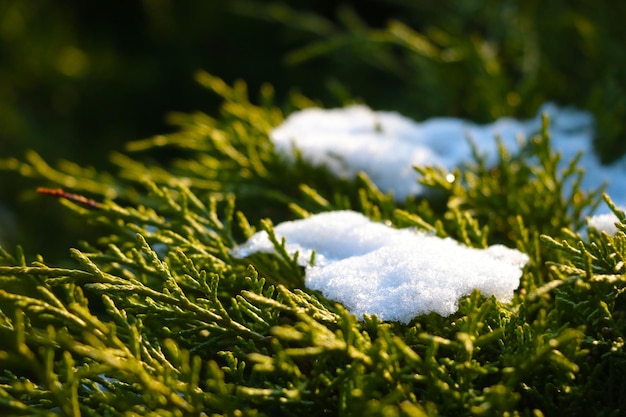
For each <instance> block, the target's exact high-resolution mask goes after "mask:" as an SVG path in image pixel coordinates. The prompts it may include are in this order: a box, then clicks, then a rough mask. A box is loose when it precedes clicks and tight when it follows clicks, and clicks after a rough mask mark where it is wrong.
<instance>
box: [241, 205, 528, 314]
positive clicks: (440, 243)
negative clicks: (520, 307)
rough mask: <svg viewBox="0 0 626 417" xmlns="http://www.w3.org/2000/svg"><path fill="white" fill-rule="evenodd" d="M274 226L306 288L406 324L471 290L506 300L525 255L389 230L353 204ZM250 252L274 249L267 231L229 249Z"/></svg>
mask: <svg viewBox="0 0 626 417" xmlns="http://www.w3.org/2000/svg"><path fill="white" fill-rule="evenodd" d="M274 232H275V233H276V237H277V238H278V239H279V240H280V239H282V238H284V239H285V242H286V244H285V247H286V250H287V251H288V252H289V253H290V254H294V253H295V252H299V253H300V255H299V257H298V259H299V262H300V264H301V265H302V266H304V267H306V269H305V274H306V278H305V285H306V286H307V287H308V288H310V289H313V290H318V291H321V292H322V294H323V295H324V296H325V297H326V298H328V299H330V300H334V301H337V302H340V303H342V304H343V305H344V306H345V307H346V308H348V310H349V311H351V312H352V313H354V314H356V315H357V316H363V315H364V314H376V315H377V316H378V317H379V318H380V319H382V320H390V321H400V322H405V323H408V322H409V321H410V320H411V319H412V318H414V317H415V316H417V315H419V314H424V313H429V312H436V313H439V314H441V315H444V316H447V315H450V314H453V313H454V312H455V311H456V310H457V302H458V300H459V298H460V297H463V296H466V295H469V294H470V293H471V292H472V291H473V290H474V289H479V290H480V291H481V292H482V293H483V294H484V295H486V296H491V295H495V296H496V297H497V298H498V299H499V300H501V301H503V302H508V301H510V300H511V298H512V297H513V292H514V291H515V289H516V288H517V287H518V286H519V279H520V276H521V274H522V268H523V266H524V265H525V264H526V263H527V262H528V257H527V256H526V255H525V254H523V253H521V252H519V251H517V250H514V249H509V248H507V247H505V246H502V245H494V246H491V247H489V248H487V249H475V248H470V247H467V246H463V245H461V244H459V243H458V242H456V241H454V240H452V239H449V238H448V239H442V238H438V237H436V236H432V235H427V234H424V233H420V232H416V231H414V230H411V229H393V228H391V227H388V226H386V225H384V224H381V223H376V222H372V221H371V220H369V219H368V218H367V217H365V216H363V215H362V214H359V213H356V212H352V211H335V212H326V213H321V214H317V215H314V216H312V217H310V218H308V219H304V220H296V221H288V222H284V223H281V224H279V225H277V226H275V227H274ZM313 251H315V258H314V265H310V264H309V261H310V259H311V255H312V253H313ZM255 252H266V253H272V252H274V247H273V245H272V243H271V242H270V240H269V238H268V236H267V233H266V232H265V231H263V232H259V233H256V234H255V235H253V236H252V237H251V238H250V239H249V240H248V241H247V242H246V243H245V244H243V245H241V246H239V247H237V248H235V249H234V250H233V255H234V256H237V257H245V256H248V255H250V254H252V253H255Z"/></svg>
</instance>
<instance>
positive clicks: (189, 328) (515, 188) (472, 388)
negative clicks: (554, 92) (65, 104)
mask: <svg viewBox="0 0 626 417" xmlns="http://www.w3.org/2000/svg"><path fill="white" fill-rule="evenodd" d="M198 79H199V81H200V82H201V84H203V85H204V86H206V87H208V88H210V89H211V90H213V91H214V92H216V93H217V94H218V95H220V96H221V97H222V98H223V100H224V104H223V106H222V110H221V113H220V115H219V116H218V117H216V118H213V117H210V116H208V115H206V114H200V113H197V114H179V115H176V116H175V117H173V119H172V121H173V122H174V123H176V124H177V125H178V126H179V130H178V132H177V133H173V134H169V135H165V136H158V137H155V138H152V139H148V140H142V141H137V142H132V143H130V144H128V147H127V152H126V153H125V154H121V153H120V154H116V155H114V156H113V162H114V163H115V164H116V165H117V167H118V168H119V169H118V171H117V172H116V173H115V174H114V175H111V174H107V173H101V172H95V171H93V170H90V169H84V168H81V167H79V166H76V165H73V164H70V163H62V164H60V166H59V167H58V168H53V167H51V166H49V165H47V164H46V163H45V162H44V160H43V159H42V158H41V157H39V156H38V155H36V154H34V153H29V154H28V155H27V156H26V158H25V160H23V161H18V160H14V159H10V160H3V161H2V162H1V166H2V168H4V169H13V170H16V171H19V172H20V173H21V174H22V175H24V176H27V177H32V178H35V179H37V181H36V184H37V185H42V186H46V187H51V188H56V187H63V188H64V189H65V190H66V191H67V192H71V193H76V194H79V195H85V196H89V198H93V199H94V201H97V204H87V205H85V204H81V201H80V200H77V199H72V198H61V199H60V200H59V202H60V203H61V204H63V205H64V206H65V207H66V208H67V209H68V210H71V211H72V212H74V213H75V214H76V216H78V217H79V218H81V219H83V221H84V222H85V224H95V225H98V227H100V228H103V229H104V230H107V232H106V233H103V234H102V236H101V237H100V238H99V239H98V240H97V241H93V242H83V243H81V245H80V248H79V249H71V250H70V257H69V258H68V259H67V260H66V262H65V263H64V264H63V265H57V266H55V265H51V264H50V263H47V262H45V261H44V260H43V259H42V258H41V257H37V258H36V259H32V260H31V259H25V255H24V254H23V251H22V250H21V249H20V248H17V249H15V250H9V249H2V251H1V252H0V307H1V313H0V334H1V337H0V364H1V366H0V369H1V371H0V413H1V414H2V415H15V416H18V415H33V416H52V415H66V416H78V415H84V416H102V415H104V416H186V415H190V416H193V415H195V416H222V415H223V416H257V415H258V416H280V415H302V414H303V413H306V414H307V415H311V416H337V415H342V416H379V415H380V416H400V415H405V416H414V417H418V416H437V415H441V416H462V415H497V416H500V415H509V416H516V415H519V416H541V415H546V416H550V415H568V416H586V415H590V413H593V414H594V415H606V416H612V415H615V416H617V415H619V410H620V409H624V408H626V404H625V403H624V401H625V400H624V398H626V388H624V387H625V386H626V384H624V382H625V381H624V375H626V372H624V371H625V370H626V357H625V355H624V351H623V343H624V339H623V337H624V332H625V331H626V300H625V299H624V296H623V292H624V288H625V287H626V280H624V271H625V268H626V266H625V265H626V264H625V262H626V261H625V258H626V222H624V219H625V218H626V216H625V215H624V213H622V212H620V211H619V210H617V209H616V208H615V207H613V209H614V212H615V213H616V214H617V216H618V218H619V219H620V222H621V223H619V224H618V232H617V233H616V234H615V235H614V236H609V235H607V234H606V233H599V232H597V231H594V230H587V229H586V228H585V226H584V224H583V222H582V220H581V219H582V216H583V214H584V213H587V212H588V210H590V209H591V208H593V207H594V205H596V204H598V202H599V201H600V196H599V194H598V193H592V194H585V193H583V192H582V191H581V190H580V189H579V187H578V181H579V180H580V178H581V176H582V175H583V173H582V171H581V170H580V169H579V168H578V167H577V165H576V161H572V163H571V164H570V165H569V166H568V167H566V168H565V169H559V168H558V161H559V156H558V155H557V154H555V153H554V152H553V151H552V150H551V149H550V146H549V141H550V138H549V135H548V134H547V129H546V127H547V123H548V121H547V120H546V121H545V122H544V130H543V131H542V132H539V134H538V135H537V136H535V137H533V138H528V142H527V146H526V148H525V151H524V152H522V153H521V154H520V155H517V156H512V155H509V154H508V153H507V152H506V149H503V148H501V149H500V156H499V163H498V164H497V165H496V166H494V167H488V166H486V165H485V163H484V161H482V160H481V158H480V156H479V155H476V163H475V164H472V165H469V166H466V167H463V168H462V169H459V170H457V171H455V172H454V178H453V179H451V178H450V177H449V176H448V175H447V173H445V172H441V171H440V170H438V169H436V168H431V167H417V168H416V169H418V170H419V172H421V173H422V176H423V179H422V181H423V182H424V184H427V185H430V186H432V187H433V188H434V189H435V190H437V191H436V192H434V193H433V195H432V196H431V197H430V198H428V199H425V198H410V199H408V200H407V201H405V202H403V203H402V204H397V203H395V202H394V200H393V198H392V197H391V196H390V195H385V194H383V193H381V192H380V191H379V190H378V189H376V187H375V186H374V185H373V183H372V182H371V181H370V180H369V178H367V177H366V176H364V175H362V176H361V177H359V178H358V179H356V180H355V181H352V182H350V181H341V180H338V179H336V178H333V177H332V175H330V173H329V172H327V171H326V170H325V169H323V168H314V167H311V166H309V165H307V164H306V163H304V162H303V161H302V160H301V159H299V160H298V161H296V163H295V164H288V163H286V161H284V160H283V159H282V158H281V157H280V156H278V155H277V154H276V153H274V151H273V148H272V145H271V142H270V140H269V137H268V132H269V131H270V129H271V128H272V127H274V126H276V125H278V124H279V123H280V122H281V121H282V120H283V112H282V111H281V110H280V109H279V108H278V107H276V106H275V105H274V104H273V98H272V89H271V87H269V86H265V87H263V89H262V90H261V93H260V96H259V98H258V100H256V104H255V103H252V102H251V101H250V100H249V98H248V93H247V91H246V86H245V84H243V83H241V82H238V83H236V84H235V85H234V86H229V85H227V84H225V83H224V82H223V81H221V80H220V79H218V78H215V77H212V76H210V75H209V74H206V73H200V74H199V75H198ZM312 104H313V103H311V102H310V101H309V100H307V99H306V98H305V97H302V96H299V95H293V96H292V98H291V101H290V104H289V105H288V109H290V110H294V109H298V108H304V107H307V106H310V105H312ZM494 140H496V139H495V138H494ZM156 148H164V149H171V150H176V154H177V155H179V158H178V159H177V160H176V161H174V162H173V163H172V164H171V165H169V166H161V165H159V164H157V163H156V162H150V159H149V154H150V151H152V150H154V149H156ZM572 184H573V185H572ZM568 190H571V191H568ZM607 200H608V198H607ZM609 201H610V200H609ZM538 202H540V204H539V203H538ZM41 204H44V205H49V204H55V202H54V201H53V200H44V199H43V198H42V200H41ZM347 208H350V209H353V210H358V211H360V212H362V213H364V214H366V215H367V216H369V217H370V218H372V219H374V220H377V221H388V222H390V223H391V224H393V225H394V226H396V227H416V228H418V229H422V230H426V231H430V232H432V233H436V234H437V235H439V236H451V237H454V238H455V239H457V240H459V241H461V242H463V243H464V244H467V245H469V246H474V247H485V246H487V245H489V244H492V243H496V242H498V243H505V244H507V245H509V246H511V247H516V248H518V249H519V250H521V251H523V252H525V253H527V254H528V255H529V257H530V262H529V264H528V266H527V267H526V269H525V271H524V275H523V278H522V280H521V285H520V288H519V290H518V291H517V292H516V295H515V297H514V300H513V302H512V303H509V304H502V303H500V302H498V301H497V300H496V299H495V298H485V297H484V296H482V295H481V294H480V293H479V292H474V293H472V294H471V295H470V296H468V297H466V298H464V299H462V300H460V303H459V310H458V312H457V313H455V314H454V315H452V316H450V317H441V316H439V315H437V314H434V313H433V314H428V315H422V316H418V317H416V318H415V319H414V320H413V321H412V322H411V323H410V324H408V325H405V324H400V323H394V322H381V321H380V320H379V319H378V318H377V317H376V316H371V317H367V316H366V317H365V318H364V319H363V320H359V319H358V318H357V317H355V316H353V315H351V314H350V313H349V312H348V311H346V309H345V308H343V307H342V306H341V305H339V304H336V303H333V302H331V301H329V300H327V299H325V298H324V297H323V295H322V294H320V293H318V292H315V291H310V290H308V289H307V288H306V287H305V285H304V273H303V270H302V268H301V267H300V266H298V263H297V262H296V259H295V257H293V256H290V255H289V254H288V253H287V252H286V251H285V249H284V242H281V241H279V240H278V239H276V236H275V235H274V234H273V229H272V224H273V223H278V222H281V221H284V220H289V219H294V218H298V217H306V216H308V215H309V214H311V213H318V212H321V211H327V210H334V209H347ZM260 229H263V230H266V231H267V232H268V233H269V235H270V238H271V239H273V242H274V245H275V247H276V252H277V253H276V254H255V255H252V256H251V257H249V258H247V259H236V258H233V257H232V256H231V254H230V252H229V250H230V249H231V248H233V247H234V246H236V245H237V244H238V243H241V242H243V241H244V240H245V239H246V238H248V237H249V236H251V235H252V234H253V233H254V232H255V231H257V230H260Z"/></svg>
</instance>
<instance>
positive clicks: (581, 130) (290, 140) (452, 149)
mask: <svg viewBox="0 0 626 417" xmlns="http://www.w3.org/2000/svg"><path fill="white" fill-rule="evenodd" d="M543 113H545V114H547V115H548V117H549V118H550V128H549V131H550V134H551V138H552V142H551V143H552V146H553V148H554V149H555V150H558V151H560V152H561V154H562V160H563V161H564V163H567V162H569V161H570V160H571V159H573V158H574V157H575V156H576V155H577V154H578V153H582V158H581V161H580V166H582V167H584V169H585V172H586V173H585V178H584V180H583V183H582V187H583V189H586V190H592V189H596V188H598V187H600V186H601V185H603V184H604V183H606V184H608V187H607V192H608V193H609V195H610V196H611V198H612V199H613V201H614V202H615V203H616V204H618V205H626V193H624V191H623V189H622V186H621V184H620V183H619V182H617V181H615V182H613V183H611V182H609V179H610V178H623V177H624V175H625V174H626V158H623V159H622V160H620V161H617V162H616V163H614V164H612V165H609V166H604V165H601V164H600V161H599V159H598V158H597V156H596V155H595V153H594V151H593V128H594V126H593V125H594V121H593V117H592V116H591V115H590V114H589V113H588V112H584V111H580V110H576V109H573V108H560V107H557V106H556V105H554V104H551V103H548V104H545V105H544V106H542V107H541V108H540V109H539V111H538V114H537V116H536V117H535V118H533V119H530V120H526V121H518V120H515V119H512V118H502V119H499V120H497V121H495V122H494V123H491V124H484V125H479V124H475V123H471V122H467V121H463V120H460V119H452V118H433V119H429V120H426V121H424V122H421V123H418V122H415V121H413V120H410V119H408V118H406V117H403V116H401V115H400V114H398V113H395V112H382V111H381V112H376V111H372V110H371V109H369V108H368V107H366V106H350V107H346V108H341V109H331V110H324V109H317V108H312V109H306V110H302V111H300V112H297V113H294V114H292V115H290V116H289V117H288V118H287V119H286V120H285V122H284V123H283V124H282V125H281V126H279V127H277V128H276V129H274V130H273V131H272V132H271V139H272V141H273V143H274V146H275V148H276V150H277V151H278V152H279V153H281V154H283V155H284V156H285V157H287V158H289V159H292V158H293V157H294V155H295V153H294V149H297V150H299V151H300V152H301V154H302V157H303V158H304V159H305V160H307V161H308V162H309V163H311V164H313V165H325V166H326V167H328V169H329V170H331V171H332V172H333V173H334V174H335V175H337V176H339V177H341V178H347V179H350V178H354V177H355V176H356V175H357V173H358V172H360V171H363V172H365V173H367V175H368V176H369V177H370V178H371V179H372V180H373V181H374V183H375V184H376V185H377V186H378V187H379V188H380V189H381V190H383V191H385V192H393V193H394V197H395V198H396V199H397V200H398V201H403V200H404V199H406V197H408V196H410V195H420V194H423V193H425V192H426V191H427V189H426V188H425V187H424V186H422V185H421V184H419V183H418V182H417V181H418V179H419V174H418V173H417V172H415V170H414V169H413V166H416V165H417V166H439V167H443V168H445V169H447V170H452V169H453V168H455V167H458V166H460V165H462V164H463V163H467V162H470V161H471V160H472V153H471V148H470V144H469V142H468V140H467V139H468V138H470V139H471V140H472V142H474V143H475V145H476V147H477V149H478V151H479V153H480V154H481V155H483V156H484V157H485V158H486V160H487V162H488V163H494V162H495V161H496V158H497V155H498V151H497V144H496V141H495V137H496V136H498V137H500V138H501V140H502V142H503V144H504V146H505V147H506V149H507V150H508V151H509V152H511V153H515V152H517V151H519V150H520V138H528V137H530V136H532V135H534V134H536V133H538V132H539V131H540V129H541V114H543ZM608 212H609V210H608V207H606V206H603V207H601V208H600V213H608ZM613 219H615V217H613ZM615 220H616V219H615ZM609 223H612V222H610V221H609ZM603 224H605V223H603Z"/></svg>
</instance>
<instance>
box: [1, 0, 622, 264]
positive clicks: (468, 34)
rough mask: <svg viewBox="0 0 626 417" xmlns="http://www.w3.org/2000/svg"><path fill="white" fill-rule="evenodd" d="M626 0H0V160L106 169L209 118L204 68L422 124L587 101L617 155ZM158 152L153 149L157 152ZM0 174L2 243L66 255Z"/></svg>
mask: <svg viewBox="0 0 626 417" xmlns="http://www.w3.org/2000/svg"><path fill="white" fill-rule="evenodd" d="M625 16H626V3H621V2H610V3H606V4H605V3H594V2H588V1H582V0H577V1H564V0H563V1H558V0H555V1H551V2H545V1H537V0H528V1H524V2H520V1H512V0H502V1H495V0H481V1H473V0H468V1H464V2H457V1H452V0H439V1H437V2H432V1H420V0H393V1H389V0H358V1H357V0H354V1H336V0H318V1H313V0H299V1H292V2H286V1H283V2H280V1H271V0H229V1H222V0H188V1H175V0H124V1H122V0H112V1H107V2H95V1H84V0H28V1H24V0H0V159H2V158H10V157H18V158H20V157H22V156H23V155H24V152H25V151H26V150H27V149H34V150H36V151H37V152H38V153H39V154H41V155H42V156H43V157H44V158H45V159H46V160H47V161H48V162H50V163H51V164H54V163H55V162H56V161H58V160H60V159H68V160H72V161H74V162H77V163H78V164H81V165H85V166H94V167H95V168H97V169H101V170H107V169H109V168H110V167H109V165H108V158H107V155H108V154H109V153H110V152H111V151H113V150H117V151H123V149H124V143H125V142H128V141H130V140H134V139H141V138H144V137H148V136H151V135H155V134H161V133H167V132H169V131H171V129H172V128H171V127H170V126H169V125H168V124H167V114H168V112H171V111H178V112H180V111H183V112H187V111H195V110H201V111H204V112H208V113H216V112H217V109H218V106H219V102H218V100H217V99H216V98H215V97H214V96H212V95H210V94H208V93H207V92H206V91H205V90H203V89H202V88H201V87H200V86H198V85H197V84H196V82H195V81H194V73H195V72H196V71H197V70H199V69H202V70H206V71H208V72H209V73H211V74H213V75H216V76H218V77H221V78H223V79H224V80H225V81H226V82H229V83H231V82H233V81H234V80H237V79H243V80H245V81H246V82H247V83H248V86H249V90H250V91H251V93H252V95H253V97H254V93H255V92H256V91H257V90H258V88H259V87H260V86H261V85H262V84H263V83H266V82H267V83H270V84H272V85H273V86H274V88H275V90H276V100H277V104H278V105H281V104H282V103H284V102H286V98H287V97H288V95H289V93H290V92H292V91H294V90H297V91H301V92H302V93H303V94H304V95H306V96H308V97H309V98H312V99H314V100H317V101H319V103H320V104H321V105H324V106H339V105H343V104H346V103H348V102H352V101H363V102H365V103H367V104H369V105H370V106H371V107H373V108H375V109H385V110H397V111H400V112H402V113H403V114H405V115H407V116H410V117H412V118H415V119H417V120H422V119H424V118H428V117H433V116H454V117H463V118H467V119H471V120H473V121H476V122H487V121H491V120H493V119H494V118H497V117H500V116H504V115H510V116H515V117H520V118H524V117H530V116H532V115H534V114H535V112H536V111H537V108H538V107H539V105H540V104H541V103H543V102H545V101H554V102H557V103H559V104H561V105H572V106H576V107H579V108H583V109H587V110H590V111H592V112H593V113H594V115H595V117H596V121H597V138H596V143H595V145H596V150H597V152H598V153H599V154H600V155H601V157H602V158H603V160H604V161H606V162H610V161H612V160H614V159H615V158H617V157H619V156H621V155H622V154H623V153H624V151H625V150H626V140H624V138H625V137H626V123H625V122H624V121H625V120H626V48H625V47H624V46H625V45H624V42H625V41H624V40H625V39H626V25H624V24H623V19H624V17H625ZM159 157H160V158H163V157H164V156H163V155H161V156H159ZM38 185H42V184H38V183H37V182H36V181H34V180H32V179H25V178H22V177H21V176H20V175H19V174H18V173H16V172H10V171H0V241H1V242H2V243H3V244H4V245H6V246H8V247H9V248H10V247H11V246H12V245H15V244H16V243H21V244H23V245H24V246H25V248H26V250H27V252H29V253H42V254H44V255H45V256H46V257H47V258H48V259H49V258H61V257H64V256H66V254H67V248H68V247H71V246H75V244H76V242H77V240H79V239H82V238H85V237H86V236H85V235H86V233H87V231H86V230H85V229H84V225H83V224H82V222H80V221H79V220H77V219H75V218H72V217H71V216H69V215H68V213H67V212H66V211H65V210H64V209H63V208H61V207H59V205H56V204H50V201H49V200H42V198H41V197H40V196H37V194H36V193H35V191H34V190H35V189H36V187H37V186H38Z"/></svg>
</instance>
